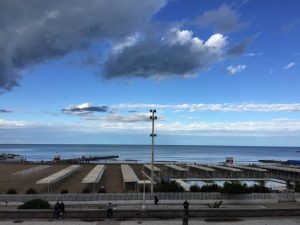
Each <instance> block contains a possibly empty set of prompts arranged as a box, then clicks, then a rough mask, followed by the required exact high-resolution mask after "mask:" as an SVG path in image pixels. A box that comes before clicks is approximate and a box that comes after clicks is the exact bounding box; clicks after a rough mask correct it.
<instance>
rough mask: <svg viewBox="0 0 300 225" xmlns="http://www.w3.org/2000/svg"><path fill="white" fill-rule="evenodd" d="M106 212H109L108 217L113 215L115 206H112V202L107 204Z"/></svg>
mask: <svg viewBox="0 0 300 225" xmlns="http://www.w3.org/2000/svg"><path fill="white" fill-rule="evenodd" d="M106 212H107V218H112V217H113V206H112V204H111V203H108V204H107V209H106Z"/></svg>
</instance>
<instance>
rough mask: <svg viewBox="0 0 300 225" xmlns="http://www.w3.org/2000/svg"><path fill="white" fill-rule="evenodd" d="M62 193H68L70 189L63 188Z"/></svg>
mask: <svg viewBox="0 0 300 225" xmlns="http://www.w3.org/2000/svg"><path fill="white" fill-rule="evenodd" d="M60 193H61V194H68V193H69V191H68V190H67V189H62V190H61V191H60Z"/></svg>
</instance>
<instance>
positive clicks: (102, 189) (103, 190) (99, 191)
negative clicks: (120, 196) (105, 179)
mask: <svg viewBox="0 0 300 225" xmlns="http://www.w3.org/2000/svg"><path fill="white" fill-rule="evenodd" d="M98 193H106V189H105V187H100V188H99V190H98Z"/></svg>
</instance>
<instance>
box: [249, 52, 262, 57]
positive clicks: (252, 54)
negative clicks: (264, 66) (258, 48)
mask: <svg viewBox="0 0 300 225" xmlns="http://www.w3.org/2000/svg"><path fill="white" fill-rule="evenodd" d="M263 54H264V53H263V52H258V53H254V52H250V53H247V54H245V56H248V57H255V56H261V55H263Z"/></svg>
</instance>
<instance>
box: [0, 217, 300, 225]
mask: <svg viewBox="0 0 300 225" xmlns="http://www.w3.org/2000/svg"><path fill="white" fill-rule="evenodd" d="M15 224H22V225H139V224H143V225H182V221H181V220H127V221H115V220H103V221H93V222H85V221H78V220H53V221H45V220H44V221H42V220H28V221H22V220H7V221H1V222H0V225H15ZM258 224H263V225H281V224H284V225H298V224H300V217H295V218H244V219H236V218H232V219H223V220H222V219H219V220H214V219H209V220H207V221H206V220H202V219H199V220H196V219H192V220H190V221H189V225H258Z"/></svg>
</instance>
